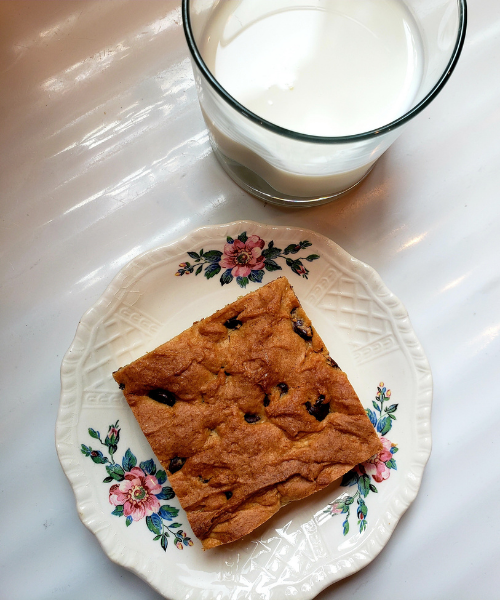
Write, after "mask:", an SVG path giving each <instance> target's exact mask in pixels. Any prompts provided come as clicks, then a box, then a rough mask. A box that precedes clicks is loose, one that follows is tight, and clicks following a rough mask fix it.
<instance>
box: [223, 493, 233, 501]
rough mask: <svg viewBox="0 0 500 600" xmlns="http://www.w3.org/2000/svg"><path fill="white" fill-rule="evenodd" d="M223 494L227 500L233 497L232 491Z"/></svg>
mask: <svg viewBox="0 0 500 600" xmlns="http://www.w3.org/2000/svg"><path fill="white" fill-rule="evenodd" d="M224 495H225V496H226V498H227V499H228V500H230V499H231V498H232V497H233V492H224Z"/></svg>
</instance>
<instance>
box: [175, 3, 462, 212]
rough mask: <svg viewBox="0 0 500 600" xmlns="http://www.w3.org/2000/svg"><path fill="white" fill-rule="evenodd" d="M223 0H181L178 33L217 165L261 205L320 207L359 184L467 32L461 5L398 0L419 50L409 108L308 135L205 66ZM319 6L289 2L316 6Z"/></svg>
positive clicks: (436, 85) (427, 97) (442, 76)
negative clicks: (236, 92)
mask: <svg viewBox="0 0 500 600" xmlns="http://www.w3.org/2000/svg"><path fill="white" fill-rule="evenodd" d="M224 1H227V0H183V2H182V13H183V24H184V32H185V35H186V40H187V43H188V47H189V50H190V53H191V61H192V65H193V71H194V77H195V82H196V88H197V92H198V98H199V102H200V106H201V110H202V113H203V117H204V119H205V122H206V124H207V127H208V130H209V137H210V141H211V144H212V147H213V150H214V153H215V155H216V157H217V158H218V160H219V162H220V164H221V165H222V167H223V168H224V170H225V171H226V172H227V173H228V174H229V175H230V176H231V177H232V179H233V180H234V181H235V182H236V183H237V184H238V185H240V186H241V187H242V188H243V189H245V190H246V191H248V192H249V193H250V194H252V195H254V196H256V197H258V198H261V199H262V200H265V201H267V202H271V203H275V204H281V205H288V206H311V205H319V204H324V203H326V202H329V201H331V200H333V199H334V198H336V197H338V196H339V195H341V194H344V193H346V192H348V191H349V190H351V189H352V188H353V187H355V186H356V185H358V184H359V183H360V181H362V180H363V179H364V178H365V177H366V175H367V174H368V173H369V172H370V170H371V169H372V168H373V166H374V164H375V162H376V161H377V160H378V158H380V156H381V155H382V154H383V153H384V152H385V151H386V150H387V149H388V148H389V146H390V145H391V144H392V143H393V142H394V140H395V139H396V138H397V137H398V136H399V135H400V134H401V132H402V130H403V127H404V126H405V125H406V124H407V123H408V122H409V121H410V120H411V119H413V118H414V117H415V116H416V115H418V113H420V112H421V111H422V110H423V109H424V108H425V107H426V106H427V105H428V104H429V103H430V102H432V100H433V99H434V98H435V97H436V96H437V95H438V94H439V92H440V91H441V90H442V89H443V87H444V85H445V84H446V82H447V81H448V79H449V77H450V75H451V73H452V71H453V69H454V68H455V66H456V64H457V61H458V59H459V56H460V53H461V50H462V46H463V43H464V38H465V31H466V21H467V6H466V0H404V4H405V5H406V7H407V9H408V10H409V11H410V13H411V15H412V16H413V19H414V21H415V23H416V25H417V27H418V31H419V34H420V37H421V41H422V49H423V73H422V77H421V82H420V86H419V88H418V91H417V93H416V96H415V98H414V100H413V102H412V104H411V106H410V108H409V109H408V110H407V111H406V113H405V114H401V115H400V116H398V117H397V118H395V119H394V120H393V121H391V122H390V123H380V126H379V127H377V128H375V129H372V130H370V131H361V132H359V133H356V134H353V135H345V136H340V137H327V136H318V135H308V134H306V133H300V132H297V131H292V130H290V129H285V128H284V127H280V126H279V125H276V124H275V123H271V122H270V121H267V120H265V119H263V118H261V117H259V116H258V115H256V114H255V113H253V112H252V111H250V110H249V109H248V108H247V107H245V106H243V105H242V104H241V103H240V102H238V101H237V100H236V99H235V98H233V97H232V96H231V95H230V94H229V93H228V92H227V91H226V90H225V89H224V87H222V85H221V84H220V83H219V81H218V80H217V78H216V77H215V76H214V74H213V73H212V72H211V71H210V70H209V69H208V67H207V65H206V63H205V61H204V59H203V56H202V54H201V52H200V47H201V46H202V42H203V36H204V32H205V30H206V27H207V23H208V21H209V19H210V17H211V15H212V13H213V11H214V10H215V9H216V8H217V6H218V5H219V2H224ZM240 1H242V2H252V0H240ZM324 1H325V0H300V1H298V2H296V4H300V6H301V7H310V8H315V7H316V8H317V7H318V5H319V4H321V3H322V2H323V3H324ZM327 1H328V0H327ZM401 1H403V0H401ZM276 3H278V4H279V5H280V6H283V5H284V4H286V2H284V1H283V0H269V3H268V5H269V7H270V10H271V9H273V7H274V6H275V5H276ZM289 4H291V5H292V4H294V2H293V0H290V1H289Z"/></svg>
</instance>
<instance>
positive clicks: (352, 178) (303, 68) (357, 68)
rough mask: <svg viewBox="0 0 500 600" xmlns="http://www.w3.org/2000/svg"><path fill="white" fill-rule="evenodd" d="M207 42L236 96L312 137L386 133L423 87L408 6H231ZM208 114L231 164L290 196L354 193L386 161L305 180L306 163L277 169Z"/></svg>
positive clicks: (232, 1) (230, 2)
mask: <svg viewBox="0 0 500 600" xmlns="http://www.w3.org/2000/svg"><path fill="white" fill-rule="evenodd" d="M198 44H199V48H200V52H201V55H202V57H203V59H204V61H205V63H206V64H207V66H208V68H209V69H210V71H211V72H212V73H213V74H214V75H215V77H216V79H217V80H218V81H219V83H220V84H221V85H222V87H223V88H224V89H225V90H226V91H227V92H228V93H229V94H230V95H231V96H232V97H233V98H235V99H236V100H237V101H238V102H240V103H241V104H242V105H243V106H245V107H246V108H247V109H249V110H250V111H252V112H253V113H255V114H256V115H258V116H259V117H261V118H263V119H265V120H267V121H270V122H271V123H274V124H275V125H278V126H280V127H283V128H285V129H288V130H291V131H294V132H299V133H303V134H310V135H316V136H330V137H338V136H347V135H352V134H359V133H364V132H367V131H370V130H374V129H377V128H380V127H381V126H383V125H386V124H388V123H390V122H391V121H393V120H394V119H396V118H398V117H400V116H402V115H403V114H404V113H405V112H406V111H407V110H408V109H409V108H410V107H411V105H412V102H413V100H414V98H415V96H416V94H417V92H418V88H419V85H420V82H421V79H422V69H423V49H422V42H421V38H420V35H419V31H418V27H417V25H416V23H415V21H414V19H413V17H412V15H411V13H410V12H409V10H408V9H407V7H406V6H405V4H404V3H403V2H402V1H401V0H316V1H310V0H309V1H308V2H300V1H298V2H293V1H286V2H285V1H281V0H243V1H242V0H221V2H220V3H219V4H218V6H217V7H216V8H215V10H214V11H213V13H212V15H211V17H210V19H209V20H208V22H207V25H206V27H205V29H204V32H203V36H202V39H201V40H200V41H199V42H198ZM205 116H206V118H207V123H208V124H209V127H210V129H211V133H212V137H213V138H214V141H215V143H216V145H218V146H219V147H220V149H221V151H222V152H223V153H224V154H225V155H226V156H228V157H229V158H230V159H233V160H236V161H237V162H239V163H241V164H243V165H245V166H246V167H248V168H249V169H251V170H253V171H255V172H257V173H258V174H259V176H261V177H263V178H264V179H266V181H268V182H269V183H270V184H271V185H272V186H273V187H274V188H275V189H277V190H279V191H281V192H283V193H285V194H292V195H306V196H311V195H315V194H318V193H320V194H325V193H327V192H326V190H328V189H330V191H332V189H333V188H335V189H333V191H334V192H335V191H339V190H340V189H341V188H343V189H345V187H349V186H350V185H353V184H354V183H356V181H358V180H359V179H360V177H362V176H363V174H364V173H366V171H367V170H368V169H369V168H370V165H371V164H372V163H373V162H374V160H375V159H376V158H378V156H376V155H375V154H374V155H373V156H372V157H371V158H372V159H373V160H371V161H369V160H368V161H366V160H365V163H364V164H362V165H354V167H355V168H354V169H353V168H349V165H347V166H346V167H344V168H338V169H333V171H334V172H332V169H330V170H329V171H328V169H326V170H325V169H323V171H322V170H321V168H318V169H319V170H317V172H314V169H313V170H312V171H311V172H310V173H300V172H298V170H297V167H296V165H292V164H291V163H290V164H289V165H288V164H286V161H285V163H283V161H282V160H281V161H280V160H277V161H273V160H272V156H271V155H272V154H273V150H272V149H269V155H270V156H268V157H267V158H263V153H261V152H259V151H257V152H256V151H255V149H254V150H252V149H250V148H249V147H245V145H243V146H242V145H241V144H240V143H238V142H237V141H235V139H234V138H233V139H231V138H230V137H228V135H227V132H224V133H223V132H221V131H220V130H219V129H218V128H217V126H216V125H215V124H214V123H213V122H211V120H210V115H205ZM262 144H263V145H265V142H264V141H262ZM324 149H325V153H327V152H328V147H327V146H326V145H325V146H324ZM384 149H385V148H384ZM264 154H265V153H264ZM292 162H293V161H292ZM316 162H317V161H316ZM320 162H321V161H320ZM318 164H319V163H318ZM351 166H352V165H351ZM335 171H336V172H335ZM346 171H349V172H348V173H347V174H346ZM311 178H312V179H311ZM313 189H314V191H313V193H311V190H313ZM306 190H307V191H306Z"/></svg>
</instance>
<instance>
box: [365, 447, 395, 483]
mask: <svg viewBox="0 0 500 600" xmlns="http://www.w3.org/2000/svg"><path fill="white" fill-rule="evenodd" d="M380 441H381V442H382V446H383V448H382V450H381V451H380V452H379V453H378V454H377V455H376V456H374V457H372V458H370V459H369V460H367V461H366V462H364V463H363V467H364V468H365V472H366V474H367V475H371V476H372V477H373V479H374V480H375V481H376V482H377V483H381V482H382V481H384V480H385V479H389V475H390V474H391V470H390V469H389V467H388V466H387V465H386V462H387V461H389V460H391V458H392V452H391V448H392V446H393V444H392V442H391V441H390V440H388V439H387V438H385V437H381V438H380Z"/></svg>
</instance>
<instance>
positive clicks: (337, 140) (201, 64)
mask: <svg viewBox="0 0 500 600" xmlns="http://www.w3.org/2000/svg"><path fill="white" fill-rule="evenodd" d="M457 4H458V9H459V23H458V31H457V39H456V41H455V47H454V48H453V52H452V53H451V57H450V60H449V61H448V64H447V66H446V68H445V70H444V72H443V73H442V74H441V76H440V78H439V79H438V80H437V82H436V83H435V85H434V86H433V87H432V88H431V90H430V91H429V92H428V93H427V95H426V96H425V97H424V98H422V100H420V102H418V103H417V104H416V105H415V106H414V107H413V108H411V109H410V110H408V111H407V112H406V113H405V114H404V115H402V116H401V117H398V118H397V119H395V120H394V121H391V122H390V123H387V124H386V125H383V126H381V127H378V128H377V129H371V130H370V131H366V132H363V133H356V134H352V135H344V136H336V137H335V136H321V135H310V134H307V133H299V132H298V131H293V130H291V129H286V128H285V127H280V126H279V125H276V124H275V123H272V122H271V121H267V120H266V119H263V118H262V117H259V116H258V115H257V114H255V113H254V112H252V111H251V110H249V109H248V108H246V107H245V106H243V104H241V103H240V102H238V100H236V99H235V98H234V97H233V96H231V94H229V93H228V92H227V91H226V89H225V88H223V87H222V85H221V84H220V83H219V82H218V81H217V79H216V78H215V76H214V75H213V74H212V72H211V71H210V69H209V68H208V67H207V65H206V63H205V61H204V60H203V58H202V56H201V54H200V52H199V50H198V46H197V45H196V42H195V39H194V35H193V30H192V28H191V19H190V0H182V24H183V28H184V34H185V37H186V41H187V44H188V48H189V51H190V53H191V56H192V57H193V59H194V61H195V63H196V65H197V66H198V68H199V69H200V71H201V72H202V73H203V75H204V76H205V79H206V80H207V81H208V83H209V84H210V85H211V86H212V88H213V89H214V90H215V91H216V92H217V94H218V95H219V96H221V98H222V99H223V100H225V101H226V102H227V103H228V104H229V105H230V106H231V107H232V108H233V109H235V110H236V111H237V112H239V113H240V114H242V115H243V116H244V117H246V118H247V119H249V120H250V121H253V122H254V123H256V124H257V125H260V126H261V127H264V128H265V129H268V130H270V131H272V132H274V133H276V134H278V135H282V136H284V137H288V138H291V139H294V140H298V141H302V142H312V143H316V144H317V143H320V144H342V143H349V142H357V141H361V140H369V139H372V138H376V137H378V136H382V135H384V134H385V133H389V132H390V131H392V130H393V129H396V128H398V127H401V126H402V125H404V124H405V123H407V122H408V121H410V120H411V119H413V117H415V116H416V115H417V114H418V113H420V112H421V111H422V110H423V109H424V108H425V107H426V106H428V105H429V104H430V103H431V102H432V100H433V99H434V98H435V97H436V96H437V95H438V94H439V92H440V91H441V90H442V89H443V87H444V86H445V85H446V83H447V81H448V79H449V78H450V76H451V74H452V73H453V71H454V69H455V67H456V65H457V62H458V59H459V57H460V54H461V52H462V48H463V45H464V41H465V32H466V29H467V2H466V0H457Z"/></svg>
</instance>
